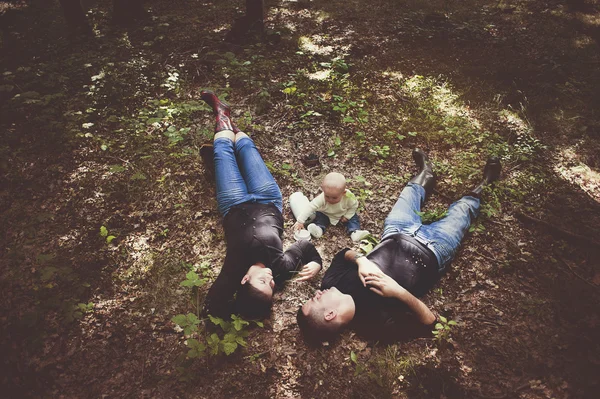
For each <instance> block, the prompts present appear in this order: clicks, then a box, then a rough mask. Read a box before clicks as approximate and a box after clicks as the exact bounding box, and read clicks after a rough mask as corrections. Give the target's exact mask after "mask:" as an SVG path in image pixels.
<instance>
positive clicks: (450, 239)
mask: <svg viewBox="0 0 600 399" xmlns="http://www.w3.org/2000/svg"><path fill="white" fill-rule="evenodd" d="M479 203H480V202H479V198H475V197H471V196H464V197H462V198H461V199H459V200H458V201H456V202H455V203H453V204H452V205H450V208H449V209H448V214H447V215H446V216H445V217H444V218H443V219H441V220H438V221H437V222H435V223H432V224H430V225H424V226H423V227H422V228H421V229H420V230H419V231H418V232H417V235H416V238H417V239H421V240H423V241H426V242H428V247H429V248H430V249H431V250H432V251H433V253H434V254H435V256H436V257H437V258H438V262H439V268H440V271H441V270H444V269H445V268H446V266H448V264H450V262H451V261H452V259H453V258H454V255H456V251H457V250H458V247H459V246H460V242H461V241H462V239H463V237H464V235H465V233H466V232H467V230H468V229H469V226H470V225H471V223H472V222H473V220H475V218H476V217H477V215H478V214H479Z"/></svg>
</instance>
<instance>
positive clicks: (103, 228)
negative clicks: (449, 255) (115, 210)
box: [100, 226, 117, 244]
mask: <svg viewBox="0 0 600 399" xmlns="http://www.w3.org/2000/svg"><path fill="white" fill-rule="evenodd" d="M100 237H104V238H105V239H106V243H107V244H110V243H111V242H112V240H114V239H115V238H117V237H116V236H113V235H109V234H108V229H107V228H106V226H100Z"/></svg>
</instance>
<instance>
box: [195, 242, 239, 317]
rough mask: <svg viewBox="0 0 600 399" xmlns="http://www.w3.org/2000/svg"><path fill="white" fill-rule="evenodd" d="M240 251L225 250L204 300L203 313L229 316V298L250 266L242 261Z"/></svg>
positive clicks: (230, 309)
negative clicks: (223, 258) (214, 278)
mask: <svg viewBox="0 0 600 399" xmlns="http://www.w3.org/2000/svg"><path fill="white" fill-rule="evenodd" d="M234 252H235V253H234ZM241 252H242V251H233V250H232V251H227V254H226V255H225V262H224V263H223V267H222V268H221V272H220V273H219V276H218V277H217V279H216V280H215V281H214V282H213V284H212V285H211V287H210V289H209V290H208V294H207V295H206V299H205V300H204V309H203V310H202V314H203V315H205V316H206V315H209V314H210V315H213V316H229V315H230V314H231V312H232V308H231V303H230V302H231V299H232V298H233V295H234V294H235V293H236V291H237V289H238V288H239V286H240V284H241V281H242V278H243V277H244V274H245V273H246V271H247V270H248V267H249V266H250V265H247V266H245V265H246V264H247V261H246V262H245V261H244V258H243V257H242V256H241Z"/></svg>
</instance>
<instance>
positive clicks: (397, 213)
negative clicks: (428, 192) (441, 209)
mask: <svg viewBox="0 0 600 399" xmlns="http://www.w3.org/2000/svg"><path fill="white" fill-rule="evenodd" d="M423 201H425V188H424V187H423V186H422V185H420V184H416V183H408V184H407V185H406V187H404V189H403V190H402V192H401V193H400V197H399V198H398V201H396V204H395V205H394V207H393V208H392V211H391V212H390V213H389V215H388V217H387V218H385V222H384V223H383V233H382V234H381V238H382V239H384V238H386V237H387V236H389V235H391V234H397V233H401V234H406V235H410V236H412V235H414V234H415V232H416V231H417V230H419V228H420V227H421V225H422V224H421V217H420V216H419V215H417V212H420V211H421V204H422V203H423Z"/></svg>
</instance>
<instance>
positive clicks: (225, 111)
mask: <svg viewBox="0 0 600 399" xmlns="http://www.w3.org/2000/svg"><path fill="white" fill-rule="evenodd" d="M200 98H202V99H203V100H204V101H205V102H206V103H207V104H208V105H210V106H211V107H212V109H213V114H214V115H215V118H216V121H215V122H216V123H215V133H218V132H220V131H223V130H231V131H232V132H234V133H237V132H236V131H235V130H237V131H238V132H239V129H238V128H237V126H235V130H234V124H233V122H231V116H230V115H231V107H230V106H229V104H227V103H226V102H225V101H221V100H219V97H217V95H216V94H215V93H214V92H212V91H210V90H204V91H202V92H201V93H200Z"/></svg>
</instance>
